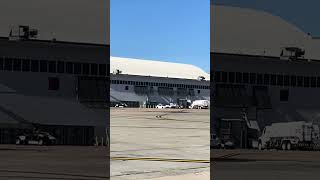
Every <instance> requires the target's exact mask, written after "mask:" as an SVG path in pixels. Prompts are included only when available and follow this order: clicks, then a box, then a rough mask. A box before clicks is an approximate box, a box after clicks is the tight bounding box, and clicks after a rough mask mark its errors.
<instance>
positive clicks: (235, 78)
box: [214, 71, 320, 87]
mask: <svg viewBox="0 0 320 180" xmlns="http://www.w3.org/2000/svg"><path fill="white" fill-rule="evenodd" d="M214 75H215V76H214V81H215V82H217V83H221V82H222V83H240V84H242V83H245V84H257V85H274V86H293V87H295V86H297V87H320V76H296V75H283V74H268V73H265V74H262V73H248V72H223V71H216V72H215V73H214Z"/></svg>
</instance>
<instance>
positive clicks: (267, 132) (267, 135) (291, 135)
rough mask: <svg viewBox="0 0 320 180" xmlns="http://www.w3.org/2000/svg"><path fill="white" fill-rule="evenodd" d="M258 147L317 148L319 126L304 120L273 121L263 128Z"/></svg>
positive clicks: (282, 148) (283, 148) (281, 148)
mask: <svg viewBox="0 0 320 180" xmlns="http://www.w3.org/2000/svg"><path fill="white" fill-rule="evenodd" d="M258 149H259V150H262V149H280V150H293V149H301V150H302V149H304V150H316V149H319V126H318V125H316V124H313V123H312V122H304V121H296V122H282V123H273V124H271V125H270V126H266V127H265V128H264V129H263V131H262V134H261V136H260V137H259V140H258Z"/></svg>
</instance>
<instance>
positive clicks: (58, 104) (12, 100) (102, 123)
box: [0, 26, 109, 145]
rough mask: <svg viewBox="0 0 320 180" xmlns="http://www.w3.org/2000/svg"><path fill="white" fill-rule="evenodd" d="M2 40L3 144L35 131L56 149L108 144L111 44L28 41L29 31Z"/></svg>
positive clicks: (0, 101) (0, 119) (0, 136)
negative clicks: (46, 134) (44, 134)
mask: <svg viewBox="0 0 320 180" xmlns="http://www.w3.org/2000/svg"><path fill="white" fill-rule="evenodd" d="M19 31H20V34H15V35H13V34H11V36H10V37H9V38H8V37H1V38H0V47H1V48H0V143H14V142H15V138H16V135H17V132H18V131H19V130H23V129H28V128H29V129H31V128H37V129H41V130H43V131H47V132H49V133H51V134H52V135H53V136H55V137H56V138H57V143H58V144H67V145H91V144H92V143H93V142H94V141H95V139H98V140H99V141H100V142H101V141H102V139H104V140H105V139H106V136H107V127H108V116H109V115H108V111H107V107H106V106H107V105H108V100H109V98H107V97H108V96H109V94H107V91H106V88H109V79H108V78H109V45H106V44H90V43H75V42H63V41H57V40H55V39H53V40H37V39H34V38H30V37H29V36H31V35H32V32H33V31H31V29H29V27H27V26H19Z"/></svg>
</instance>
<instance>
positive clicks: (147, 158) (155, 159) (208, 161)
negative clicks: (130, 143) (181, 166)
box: [111, 157, 210, 163]
mask: <svg viewBox="0 0 320 180" xmlns="http://www.w3.org/2000/svg"><path fill="white" fill-rule="evenodd" d="M111 160H117V161H163V162H181V163H210V160H199V159H169V158H157V157H111Z"/></svg>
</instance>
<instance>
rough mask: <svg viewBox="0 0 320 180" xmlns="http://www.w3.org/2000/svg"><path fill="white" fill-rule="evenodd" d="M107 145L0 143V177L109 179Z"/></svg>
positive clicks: (6, 179)
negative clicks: (23, 144) (24, 144)
mask: <svg viewBox="0 0 320 180" xmlns="http://www.w3.org/2000/svg"><path fill="white" fill-rule="evenodd" d="M107 159H108V158H107V150H106V147H102V146H101V147H94V146H21V145H0V180H2V179H3V180H26V179H28V180H30V179H36V180H42V179H49V180H50V179H57V180H60V179H61V180H62V179H63V180H75V179H79V180H83V179H87V180H88V179H90V180H91V179H92V180H106V179H107V178H108V171H107V170H108V167H109V162H108V161H107Z"/></svg>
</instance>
